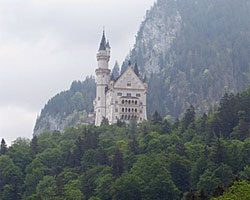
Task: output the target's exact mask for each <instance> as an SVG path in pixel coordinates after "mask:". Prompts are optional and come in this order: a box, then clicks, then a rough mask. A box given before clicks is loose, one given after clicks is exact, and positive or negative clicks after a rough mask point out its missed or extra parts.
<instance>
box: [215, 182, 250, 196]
mask: <svg viewBox="0 0 250 200" xmlns="http://www.w3.org/2000/svg"><path fill="white" fill-rule="evenodd" d="M249 197H250V184H249V182H247V181H238V182H235V183H234V184H233V185H232V186H231V187H230V188H229V189H228V190H227V191H226V192H225V193H224V194H223V195H222V196H221V197H218V198H213V200H228V199H230V200H238V199H240V200H248V199H249Z"/></svg>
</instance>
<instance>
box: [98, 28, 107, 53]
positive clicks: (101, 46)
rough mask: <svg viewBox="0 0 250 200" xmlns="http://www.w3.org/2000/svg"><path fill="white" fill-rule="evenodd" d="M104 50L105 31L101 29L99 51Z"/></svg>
mask: <svg viewBox="0 0 250 200" xmlns="http://www.w3.org/2000/svg"><path fill="white" fill-rule="evenodd" d="M105 50H106V37H105V31H103V34H102V40H101V43H100V47H99V51H105Z"/></svg>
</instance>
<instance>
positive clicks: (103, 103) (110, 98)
mask: <svg viewBox="0 0 250 200" xmlns="http://www.w3.org/2000/svg"><path fill="white" fill-rule="evenodd" d="M109 59H110V47H109V44H108V43H106V39H105V35H104V33H103V37H102V41H101V44H100V48H99V51H98V53H97V62H98V68H97V69H96V84H97V88H96V99H95V101H94V110H95V125H96V126H100V125H101V123H102V120H103V119H104V118H106V119H108V121H109V123H110V124H114V123H116V122H117V120H118V119H119V120H121V121H125V122H129V121H130V120H136V121H137V122H142V121H143V120H147V113H146V106H147V104H146V96H147V84H146V83H143V82H142V81H141V80H140V78H139V77H138V76H137V75H136V74H135V72H134V70H133V69H132V67H131V66H129V67H128V69H127V70H126V71H125V72H124V73H123V74H121V75H120V76H119V77H118V78H117V79H116V80H111V71H110V70H109V66H108V63H109Z"/></svg>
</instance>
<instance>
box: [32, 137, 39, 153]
mask: <svg viewBox="0 0 250 200" xmlns="http://www.w3.org/2000/svg"><path fill="white" fill-rule="evenodd" d="M30 147H31V152H32V154H33V156H34V155H36V154H37V153H38V144H37V136H36V135H34V137H33V138H32V140H31V144H30Z"/></svg>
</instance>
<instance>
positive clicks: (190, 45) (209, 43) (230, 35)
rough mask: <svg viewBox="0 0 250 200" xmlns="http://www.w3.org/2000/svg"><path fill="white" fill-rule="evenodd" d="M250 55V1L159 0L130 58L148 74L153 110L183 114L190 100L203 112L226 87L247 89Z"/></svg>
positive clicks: (249, 77)
mask: <svg viewBox="0 0 250 200" xmlns="http://www.w3.org/2000/svg"><path fill="white" fill-rule="evenodd" d="M249 55H250V2H249V1H248V0H239V1H234V0H221V1H217V0H211V1H204V0H189V1H182V0H158V1H157V3H155V5H154V6H153V7H152V8H151V10H150V11H148V12H147V15H146V18H145V20H144V21H143V22H142V24H141V27H140V30H139V32H138V35H137V38H136V44H135V46H134V48H133V50H132V51H131V52H130V56H129V59H131V60H132V62H137V64H138V65H139V67H140V70H141V71H142V72H143V73H146V74H147V75H148V78H149V98H148V100H149V105H152V106H151V107H149V108H148V109H149V113H152V112H153V111H154V110H158V111H159V112H161V114H162V115H166V114H171V115H173V116H175V117H177V116H178V115H179V114H180V113H182V112H183V110H185V109H186V108H187V107H188V106H189V105H190V104H193V105H195V106H196V107H197V109H198V111H199V112H201V113H202V112H204V111H208V110H209V108H210V106H211V105H213V104H214V103H216V102H218V100H219V99H220V98H221V97H222V95H223V94H224V92H225V91H230V92H231V91H232V92H238V91H241V90H242V89H244V88H246V86H248V85H249V84H250V56H249ZM124 66H126V65H124ZM159 91H160V92H159Z"/></svg>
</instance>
